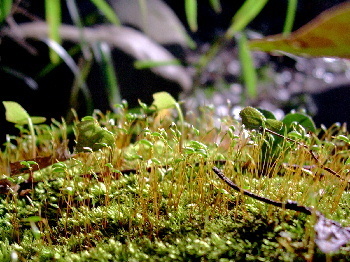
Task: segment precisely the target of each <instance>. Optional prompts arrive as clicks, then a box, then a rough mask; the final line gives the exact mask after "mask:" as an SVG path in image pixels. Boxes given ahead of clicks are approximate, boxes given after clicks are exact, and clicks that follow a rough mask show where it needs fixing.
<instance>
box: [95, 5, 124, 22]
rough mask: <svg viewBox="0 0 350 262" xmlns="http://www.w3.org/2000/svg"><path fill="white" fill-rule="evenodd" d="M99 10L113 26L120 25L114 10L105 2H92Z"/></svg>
mask: <svg viewBox="0 0 350 262" xmlns="http://www.w3.org/2000/svg"><path fill="white" fill-rule="evenodd" d="M90 1H91V2H92V3H93V4H94V5H95V6H96V7H97V8H98V9H99V11H101V12H102V13H103V14H104V15H105V17H106V18H107V19H108V20H109V21H110V22H111V23H113V24H115V25H117V26H118V25H120V21H119V19H118V17H117V15H116V14H115V12H114V10H113V9H112V8H111V7H110V6H109V5H108V4H107V2H106V1H104V0H90Z"/></svg>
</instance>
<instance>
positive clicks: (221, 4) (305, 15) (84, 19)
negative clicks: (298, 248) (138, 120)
mask: <svg viewBox="0 0 350 262" xmlns="http://www.w3.org/2000/svg"><path fill="white" fill-rule="evenodd" d="M343 2H349V1H344V0H343V1H342V0H327V1H324V0H260V1H250V0H246V1H244V0H240V1H231V0H221V1H220V0H199V1H195V0H185V1H178V0H108V1H104V0H47V1H44V0H2V2H1V5H2V7H1V13H0V85H1V93H0V96H1V101H16V102H18V103H20V104H21V105H22V106H23V107H24V108H25V109H26V110H27V111H28V113H29V114H30V115H33V116H35V115H37V116H45V117H47V118H48V119H51V118H56V119H60V118H61V117H65V118H66V119H67V121H70V120H71V119H72V114H71V111H70V109H71V108H74V109H75V110H76V111H77V112H78V115H79V116H80V117H83V116H85V115H89V114H91V113H92V111H93V109H100V110H101V111H102V112H105V111H107V110H110V111H114V110H115V107H114V105H115V104H118V103H121V102H122V101H126V102H127V103H128V107H129V108H135V107H138V106H139V101H142V102H144V103H147V104H150V103H152V94H153V93H155V92H159V91H167V92H169V93H170V94H171V95H173V96H174V97H175V98H176V99H181V100H183V101H184V107H185V109H186V110H187V111H192V112H196V110H198V107H199V106H201V105H209V104H212V105H214V107H215V110H216V114H217V115H219V116H220V115H235V114H236V112H238V111H239V110H240V109H241V108H242V107H244V106H247V105H252V106H255V107H261V108H263V109H267V110H271V111H273V112H274V113H275V114H276V115H277V116H278V115H279V116H282V115H283V114H285V113H286V112H289V111H290V110H293V109H295V110H302V109H303V110H306V111H307V112H308V113H309V114H311V115H312V116H313V118H314V120H315V122H316V124H317V125H318V126H320V125H321V124H324V125H326V126H330V125H332V124H333V123H334V122H347V121H348V120H350V119H349V115H350V114H349V113H350V105H349V103H348V98H349V95H350V89H349V85H350V65H349V61H348V60H345V59H336V58H304V57H297V56H291V55H284V56H283V55H278V56H276V55H270V54H268V53H263V52H250V51H249V50H248V51H247V52H248V58H245V57H244V56H243V55H242V52H243V51H244V50H245V49H244V47H245V43H246V42H245V41H246V40H249V39H256V38H261V37H263V36H266V35H273V34H279V33H282V32H286V30H287V31H288V30H289V31H294V30H297V29H298V28H300V27H301V26H303V25H305V24H306V23H308V22H309V21H311V20H312V19H313V18H315V17H316V16H317V15H319V14H320V13H322V12H323V11H325V10H327V9H329V8H331V7H333V6H335V5H338V4H341V3H343ZM249 4H250V5H251V7H249ZM244 5H246V6H245V7H244ZM293 5H294V7H295V8H294V9H293V11H290V12H292V18H293V19H292V22H291V23H290V25H289V29H286V17H287V16H288V15H287V14H288V10H289V8H291V6H293ZM247 6H248V8H247ZM254 8H256V10H255V11H254V10H253V9H254ZM251 10H253V11H254V12H255V14H253V15H251V17H250V18H249V15H250V13H249V11H251ZM245 12H246V13H247V15H245ZM247 17H248V18H247ZM239 23H241V26H240V27H239V30H235V31H234V32H233V31H232V28H233V26H236V25H237V24H239ZM287 27H288V26H287ZM242 50H243V51H242ZM249 59H251V60H249ZM249 63H250V71H251V72H253V73H252V74H253V75H252V77H251V78H254V79H256V81H255V82H254V83H249V79H248V80H247V79H246V78H245V77H244V76H243V74H242V68H243V67H245V66H247V65H248V66H249ZM248 78H249V77H248ZM247 81H248V82H247ZM13 132H15V130H14V129H13V125H12V124H9V123H7V122H6V121H5V113H4V108H2V107H1V110H0V135H1V141H4V139H5V134H6V133H11V134H12V133H13Z"/></svg>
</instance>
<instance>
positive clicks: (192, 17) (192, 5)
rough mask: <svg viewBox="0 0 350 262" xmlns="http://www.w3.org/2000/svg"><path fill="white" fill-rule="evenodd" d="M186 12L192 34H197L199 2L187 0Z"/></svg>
mask: <svg viewBox="0 0 350 262" xmlns="http://www.w3.org/2000/svg"><path fill="white" fill-rule="evenodd" d="M185 12H186V17H187V22H188V25H189V27H190V29H191V31H192V32H196V31H197V28H198V24H197V0H185Z"/></svg>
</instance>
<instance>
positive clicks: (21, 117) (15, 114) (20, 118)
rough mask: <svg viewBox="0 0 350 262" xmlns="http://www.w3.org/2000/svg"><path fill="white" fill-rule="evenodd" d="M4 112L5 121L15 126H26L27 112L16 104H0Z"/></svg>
mask: <svg viewBox="0 0 350 262" xmlns="http://www.w3.org/2000/svg"><path fill="white" fill-rule="evenodd" d="M2 103H3V105H4V107H5V110H6V113H5V114H6V120H7V121H9V122H11V123H15V124H26V123H28V118H29V117H30V116H29V114H28V113H27V111H26V110H25V109H24V108H23V107H22V106H21V105H20V104H18V103H16V102H12V101H3V102H2Z"/></svg>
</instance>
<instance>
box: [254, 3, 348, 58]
mask: <svg viewBox="0 0 350 262" xmlns="http://www.w3.org/2000/svg"><path fill="white" fill-rule="evenodd" d="M349 43H350V3H344V4H341V5H339V6H337V7H335V8H332V9H330V10H327V11H325V12H323V13H322V14H320V15H319V16H318V17H316V18H315V19H314V20H312V21H311V22H309V23H308V24H306V25H305V26H303V27H301V28H300V29H298V30H297V31H295V32H294V33H292V34H290V35H289V36H288V37H284V36H283V35H275V36H269V37H265V38H262V39H259V40H252V41H251V42H250V44H249V46H250V48H254V49H258V50H261V51H265V52H271V51H275V50H279V51H283V52H286V53H291V54H295V55H303V56H327V57H341V58H350V48H349Z"/></svg>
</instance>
